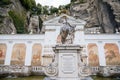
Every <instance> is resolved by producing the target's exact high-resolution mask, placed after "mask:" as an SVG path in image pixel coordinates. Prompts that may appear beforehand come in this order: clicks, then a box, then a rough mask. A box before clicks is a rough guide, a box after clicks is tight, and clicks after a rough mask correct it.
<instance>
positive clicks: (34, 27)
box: [28, 15, 40, 34]
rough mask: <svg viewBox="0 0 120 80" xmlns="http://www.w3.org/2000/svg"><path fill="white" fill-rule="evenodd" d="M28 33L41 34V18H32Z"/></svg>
mask: <svg viewBox="0 0 120 80" xmlns="http://www.w3.org/2000/svg"><path fill="white" fill-rule="evenodd" d="M28 31H29V32H30V34H34V33H37V34H38V33H39V32H40V28H39V16H37V15H36V16H35V15H34V16H32V17H31V18H30V23H29V27H28Z"/></svg>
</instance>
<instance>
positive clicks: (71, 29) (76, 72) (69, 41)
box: [44, 19, 92, 80]
mask: <svg viewBox="0 0 120 80" xmlns="http://www.w3.org/2000/svg"><path fill="white" fill-rule="evenodd" d="M61 22H62V24H63V26H62V27H61V29H60V34H59V36H60V43H59V44H57V45H55V46H54V47H53V51H54V53H55V54H54V58H53V62H52V63H51V64H49V65H48V66H46V67H45V69H44V72H45V74H46V75H47V76H48V77H46V78H45V79H44V80H92V78H91V77H90V74H91V73H90V69H89V67H88V66H87V65H86V59H87V56H86V55H85V54H84V53H85V51H84V48H85V46H83V45H77V44H74V38H75V36H74V33H75V27H76V26H74V25H71V24H70V23H68V22H67V19H64V20H61Z"/></svg>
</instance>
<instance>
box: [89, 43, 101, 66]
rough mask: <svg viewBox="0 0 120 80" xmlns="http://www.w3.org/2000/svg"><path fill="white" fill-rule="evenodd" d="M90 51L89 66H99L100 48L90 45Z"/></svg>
mask: <svg viewBox="0 0 120 80" xmlns="http://www.w3.org/2000/svg"><path fill="white" fill-rule="evenodd" d="M87 49H88V64H89V66H99V57H98V47H97V45H96V44H95V43H89V44H88V46H87Z"/></svg>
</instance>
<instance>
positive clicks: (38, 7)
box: [37, 3, 42, 15]
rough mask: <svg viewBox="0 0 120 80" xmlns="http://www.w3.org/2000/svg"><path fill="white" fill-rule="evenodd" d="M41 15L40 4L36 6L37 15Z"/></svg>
mask: <svg viewBox="0 0 120 80" xmlns="http://www.w3.org/2000/svg"><path fill="white" fill-rule="evenodd" d="M41 13H42V5H41V4H39V3H38V4H37V14H38V15H39V14H41Z"/></svg>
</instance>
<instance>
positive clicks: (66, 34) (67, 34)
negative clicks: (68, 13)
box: [60, 22, 75, 44]
mask: <svg viewBox="0 0 120 80" xmlns="http://www.w3.org/2000/svg"><path fill="white" fill-rule="evenodd" d="M74 32H75V26H71V25H70V24H69V23H68V22H66V23H63V27H61V29H60V36H61V43H62V44H72V43H73V39H74Z"/></svg>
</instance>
